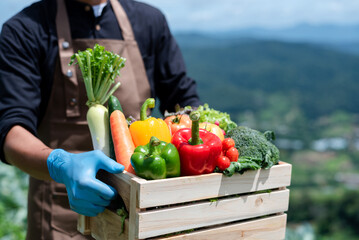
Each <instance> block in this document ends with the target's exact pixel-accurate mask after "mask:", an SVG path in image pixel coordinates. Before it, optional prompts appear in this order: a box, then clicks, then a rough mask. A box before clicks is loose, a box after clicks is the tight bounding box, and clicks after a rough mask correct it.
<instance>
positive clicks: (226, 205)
mask: <svg viewBox="0 0 359 240" xmlns="http://www.w3.org/2000/svg"><path fill="white" fill-rule="evenodd" d="M291 167H292V166H291V165H290V164H288V163H284V162H280V163H279V164H278V165H276V166H273V167H272V168H271V169H268V170H264V169H260V170H256V171H247V172H245V173H244V174H242V175H240V174H235V175H233V176H232V177H226V176H224V175H223V174H221V173H212V174H206V175H199V176H190V177H178V178H170V179H163V180H152V181H147V180H144V179H142V178H139V177H137V176H134V175H132V174H129V173H125V174H116V175H113V174H106V176H102V177H101V179H102V180H103V181H105V182H106V183H108V184H110V185H111V186H113V187H114V188H116V190H117V191H118V192H119V193H120V195H121V197H122V198H123V200H124V203H125V205H126V206H127V209H128V210H129V218H128V219H126V221H125V225H124V231H123V234H121V235H120V232H121V229H122V226H121V221H120V217H119V216H118V215H117V214H116V213H114V212H111V211H109V210H106V211H105V212H103V213H101V214H99V215H98V216H97V217H92V218H84V217H80V218H79V222H78V229H79V231H80V232H82V233H83V234H91V235H92V236H93V237H94V238H95V239H97V240H110V239H111V240H112V239H131V240H132V239H149V238H150V239H206V240H207V239H216V240H217V239H224V236H225V239H276V240H277V239H284V237H285V227H286V214H285V213H284V212H285V211H287V210H288V204H289V190H288V189H286V187H287V186H289V185H290V179H291Z"/></svg>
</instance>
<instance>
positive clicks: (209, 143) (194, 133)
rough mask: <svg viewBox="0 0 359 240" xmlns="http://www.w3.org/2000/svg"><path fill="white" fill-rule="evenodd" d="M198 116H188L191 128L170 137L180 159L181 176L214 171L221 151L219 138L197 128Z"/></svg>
mask: <svg viewBox="0 0 359 240" xmlns="http://www.w3.org/2000/svg"><path fill="white" fill-rule="evenodd" d="M199 117H200V114H199V112H197V111H193V112H192V113H191V114H190V119H191V120H192V129H191V128H182V129H180V130H178V131H177V132H176V133H175V134H174V135H173V137H172V144H173V145H175V146H176V148H177V149H178V152H179V155H180V159H181V175H185V176H188V175H199V174H205V173H211V172H213V171H214V169H215V167H216V163H217V158H218V156H219V155H220V154H221V151H222V141H221V140H220V138H219V137H218V136H217V135H215V134H213V133H211V132H208V131H207V130H204V129H200V128H199Z"/></svg>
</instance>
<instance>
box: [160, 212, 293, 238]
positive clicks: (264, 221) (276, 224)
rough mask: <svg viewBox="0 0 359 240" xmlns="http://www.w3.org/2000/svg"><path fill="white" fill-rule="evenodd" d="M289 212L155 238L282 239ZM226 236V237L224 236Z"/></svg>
mask: <svg viewBox="0 0 359 240" xmlns="http://www.w3.org/2000/svg"><path fill="white" fill-rule="evenodd" d="M286 222H287V214H281V215H277V216H270V217H266V218H260V219H256V220H248V221H245V222H240V223H233V224H226V225H225V226H220V227H214V228H210V229H205V230H200V231H196V232H193V233H187V234H181V235H176V236H172V237H165V238H155V239H156V240H159V239H163V240H180V239H181V240H218V239H224V238H225V239H226V240H243V239H252V240H255V239H258V240H280V239H284V238H285V229H286ZM224 236H225V237H224Z"/></svg>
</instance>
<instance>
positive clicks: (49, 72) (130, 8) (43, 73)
mask: <svg viewBox="0 0 359 240" xmlns="http://www.w3.org/2000/svg"><path fill="white" fill-rule="evenodd" d="M120 3H121V5H122V6H123V8H124V10H125V11H126V13H127V16H128V18H129V20H130V22H131V25H132V28H133V31H134V35H135V38H136V41H137V43H138V46H139V49H140V52H141V55H142V58H143V61H144V64H145V67H146V72H147V76H148V79H149V83H150V86H151V95H152V97H158V98H159V100H160V110H161V111H162V112H163V111H164V110H166V109H167V110H169V111H171V110H173V108H174V105H175V104H177V103H179V104H180V105H181V106H186V105H192V106H198V104H199V103H200V102H199V98H198V94H197V91H196V83H195V81H194V80H192V79H191V78H189V77H187V75H186V69H185V65H184V61H183V58H182V55H181V52H180V49H179V47H178V45H177V44H176V41H175V40H174V38H173V36H172V35H171V32H170V30H169V28H168V25H167V22H166V19H165V17H164V16H163V14H162V13H161V12H160V11H159V10H157V9H156V8H153V7H151V6H149V5H147V4H144V3H140V2H136V1H132V0H120ZM66 8H67V12H68V15H69V21H70V26H71V34H72V38H73V39H76V38H109V39H123V38H122V34H121V30H120V28H119V26H118V23H117V19H116V17H115V15H114V12H113V9H112V7H111V5H110V4H107V5H106V7H105V8H104V9H103V12H102V14H101V16H99V17H95V16H94V14H93V11H92V8H91V7H90V6H89V5H87V4H85V3H81V2H78V1H75V0H66ZM55 17H56V0H43V1H40V2H36V3H34V4H32V5H31V6H29V7H27V8H25V9H24V10H22V11H21V12H20V13H18V14H16V15H15V16H14V17H12V18H11V19H9V20H8V21H7V22H6V23H5V24H4V25H3V27H2V31H1V36H0V158H1V159H2V160H3V161H5V158H4V152H3V145H4V140H5V137H6V135H7V133H8V131H9V130H10V129H11V127H12V126H14V125H21V126H23V127H25V128H26V129H27V130H29V131H30V132H31V133H33V134H34V135H36V134H37V131H36V129H37V127H38V125H39V124H40V122H41V119H42V117H43V116H44V114H45V110H46V105H47V102H48V100H49V97H50V92H51V87H52V81H53V80H52V79H53V74H54V70H55V61H56V59H57V56H58V45H57V35H56V26H55ZM99 26H100V27H99Z"/></svg>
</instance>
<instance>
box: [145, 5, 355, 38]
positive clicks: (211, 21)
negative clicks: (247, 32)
mask: <svg viewBox="0 0 359 240" xmlns="http://www.w3.org/2000/svg"><path fill="white" fill-rule="evenodd" d="M142 1H145V2H147V3H149V4H152V5H154V6H156V7H158V8H160V9H161V10H162V11H163V12H164V13H165V15H166V16H167V18H168V21H169V23H170V26H171V28H172V29H173V30H177V31H178V30H212V29H222V30H226V29H227V30H228V29H239V28H248V27H265V28H283V27H290V26H293V25H297V24H301V23H308V24H358V23H359V1H353V0H314V1H313V0H222V1H218V0H206V1H204V0H171V1H168V0H142Z"/></svg>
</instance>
